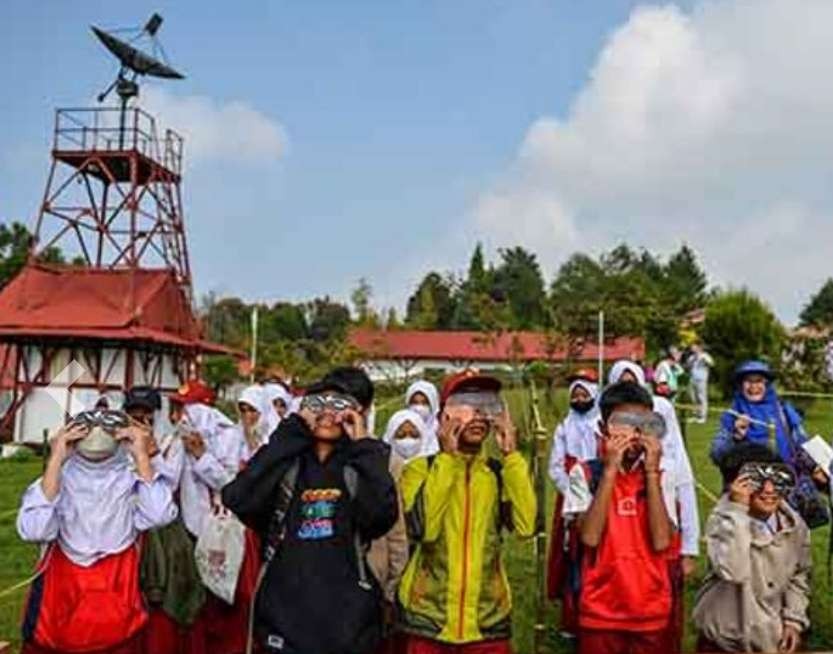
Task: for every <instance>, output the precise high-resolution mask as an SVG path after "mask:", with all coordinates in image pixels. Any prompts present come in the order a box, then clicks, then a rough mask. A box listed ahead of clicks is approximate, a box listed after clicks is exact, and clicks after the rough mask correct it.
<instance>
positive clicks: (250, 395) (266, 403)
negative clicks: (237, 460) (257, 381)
mask: <svg viewBox="0 0 833 654" xmlns="http://www.w3.org/2000/svg"><path fill="white" fill-rule="evenodd" d="M237 403H238V404H240V403H243V404H248V405H249V406H250V407H252V408H253V409H255V410H256V411H257V415H258V419H257V425H256V426H255V430H256V433H257V440H258V447H260V445H263V444H264V443H266V442H267V441H268V440H269V436H271V435H272V432H273V431H275V428H276V427H277V424H278V422H280V420H279V419H278V414H277V412H276V411H275V407H274V405H273V404H272V402H271V401H270V400H269V398H268V397H267V396H266V392H265V390H264V389H263V388H262V387H261V386H248V387H247V388H244V389H243V391H242V392H241V393H240V395H238V396H237ZM237 428H238V430H239V431H240V436H241V438H242V441H243V443H244V445H245V449H246V450H249V451H248V452H247V453H246V454H248V455H251V454H254V452H253V451H251V445H250V444H249V442H248V440H247V439H246V433H245V430H244V428H243V424H242V422H241V423H239V424H238V425H237ZM244 458H245V459H248V458H249V456H245V457H244Z"/></svg>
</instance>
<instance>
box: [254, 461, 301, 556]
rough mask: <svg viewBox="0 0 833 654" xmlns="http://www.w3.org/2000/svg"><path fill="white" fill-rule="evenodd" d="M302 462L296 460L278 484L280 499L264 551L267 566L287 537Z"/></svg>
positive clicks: (267, 533) (277, 502) (276, 504)
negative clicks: (288, 522)
mask: <svg viewBox="0 0 833 654" xmlns="http://www.w3.org/2000/svg"><path fill="white" fill-rule="evenodd" d="M300 469H301V460H300V459H295V460H294V461H293V462H292V463H291V464H290V466H289V468H288V469H287V471H286V472H285V473H284V475H283V477H282V478H281V481H280V484H278V498H277V500H276V501H275V511H274V513H273V514H272V519H271V521H270V522H269V529H268V531H267V532H266V547H265V548H264V550H263V563H264V566H265V565H267V564H268V563H269V562H270V561H271V560H272V559H273V558H274V557H275V554H276V553H277V551H278V548H279V547H280V545H281V543H282V542H283V539H284V537H285V536H286V516H287V514H288V513H289V507H290V505H291V504H292V500H293V498H294V496H295V486H296V484H297V483H298V473H299V471H300Z"/></svg>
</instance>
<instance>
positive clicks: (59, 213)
mask: <svg viewBox="0 0 833 654" xmlns="http://www.w3.org/2000/svg"><path fill="white" fill-rule="evenodd" d="M122 112H124V113H123V115H122ZM181 170H182V138H181V137H180V136H179V135H178V134H176V133H175V132H173V131H171V130H166V131H165V133H164V135H160V134H159V133H158V131H157V126H156V121H155V119H154V118H153V117H152V116H150V115H149V114H147V113H145V112H144V111H142V110H141V109H139V108H136V107H131V108H127V109H119V108H95V109H59V110H58V111H57V112H56V116H55V128H54V136H53V144H52V165H51V169H50V172H49V178H48V181H47V184H46V192H45V193H44V197H43V202H42V204H41V207H40V213H39V216H38V219H37V223H36V225H35V240H34V243H33V247H32V257H33V258H35V259H36V258H37V257H38V255H39V254H41V253H42V252H44V251H45V250H47V249H48V248H50V247H53V246H58V247H60V248H61V249H62V250H63V251H64V252H71V253H73V254H75V255H76V256H77V257H78V258H79V262H80V263H83V264H84V265H87V266H93V267H96V268H105V269H117V268H122V269H124V268H127V269H137V268H166V269H170V270H173V271H174V273H175V275H176V279H177V283H178V284H179V285H180V286H181V287H182V289H183V291H184V292H185V295H186V297H187V298H189V300H190V298H191V270H190V265H189V262H188V249H187V246H186V240H185V226H184V223H183V216H182V195H181V190H180V182H181V179H182V177H181Z"/></svg>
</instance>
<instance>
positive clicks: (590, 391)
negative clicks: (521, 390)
mask: <svg viewBox="0 0 833 654" xmlns="http://www.w3.org/2000/svg"><path fill="white" fill-rule="evenodd" d="M598 394H599V387H598V386H597V385H596V384H594V383H592V382H589V381H586V380H584V379H577V380H575V381H574V382H573V383H572V384H570V387H569V397H570V410H569V412H568V413H567V417H566V418H564V420H562V421H561V423H560V424H559V425H558V427H557V428H556V430H555V434H554V435H553V445H552V450H551V451H550V466H549V472H550V478H551V479H552V480H553V482H555V485H556V487H557V488H558V490H559V491H560V492H561V493H562V494H564V493H566V492H567V488H568V487H569V485H570V479H569V476H568V472H569V468H570V467H571V466H572V464H573V463H574V462H576V461H582V462H583V461H590V460H591V459H595V458H596V430H597V429H598V426H599V409H598V406H597V405H596V398H597V396H598Z"/></svg>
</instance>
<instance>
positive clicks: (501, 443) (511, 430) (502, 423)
mask: <svg viewBox="0 0 833 654" xmlns="http://www.w3.org/2000/svg"><path fill="white" fill-rule="evenodd" d="M495 440H496V441H497V444H498V447H499V448H500V452H501V454H503V456H509V455H510V454H512V452H514V451H515V450H516V449H518V430H517V429H516V428H515V424H514V423H513V422H512V417H511V416H510V415H509V413H508V412H503V413H502V414H501V415H500V417H499V418H498V419H497V420H495Z"/></svg>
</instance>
